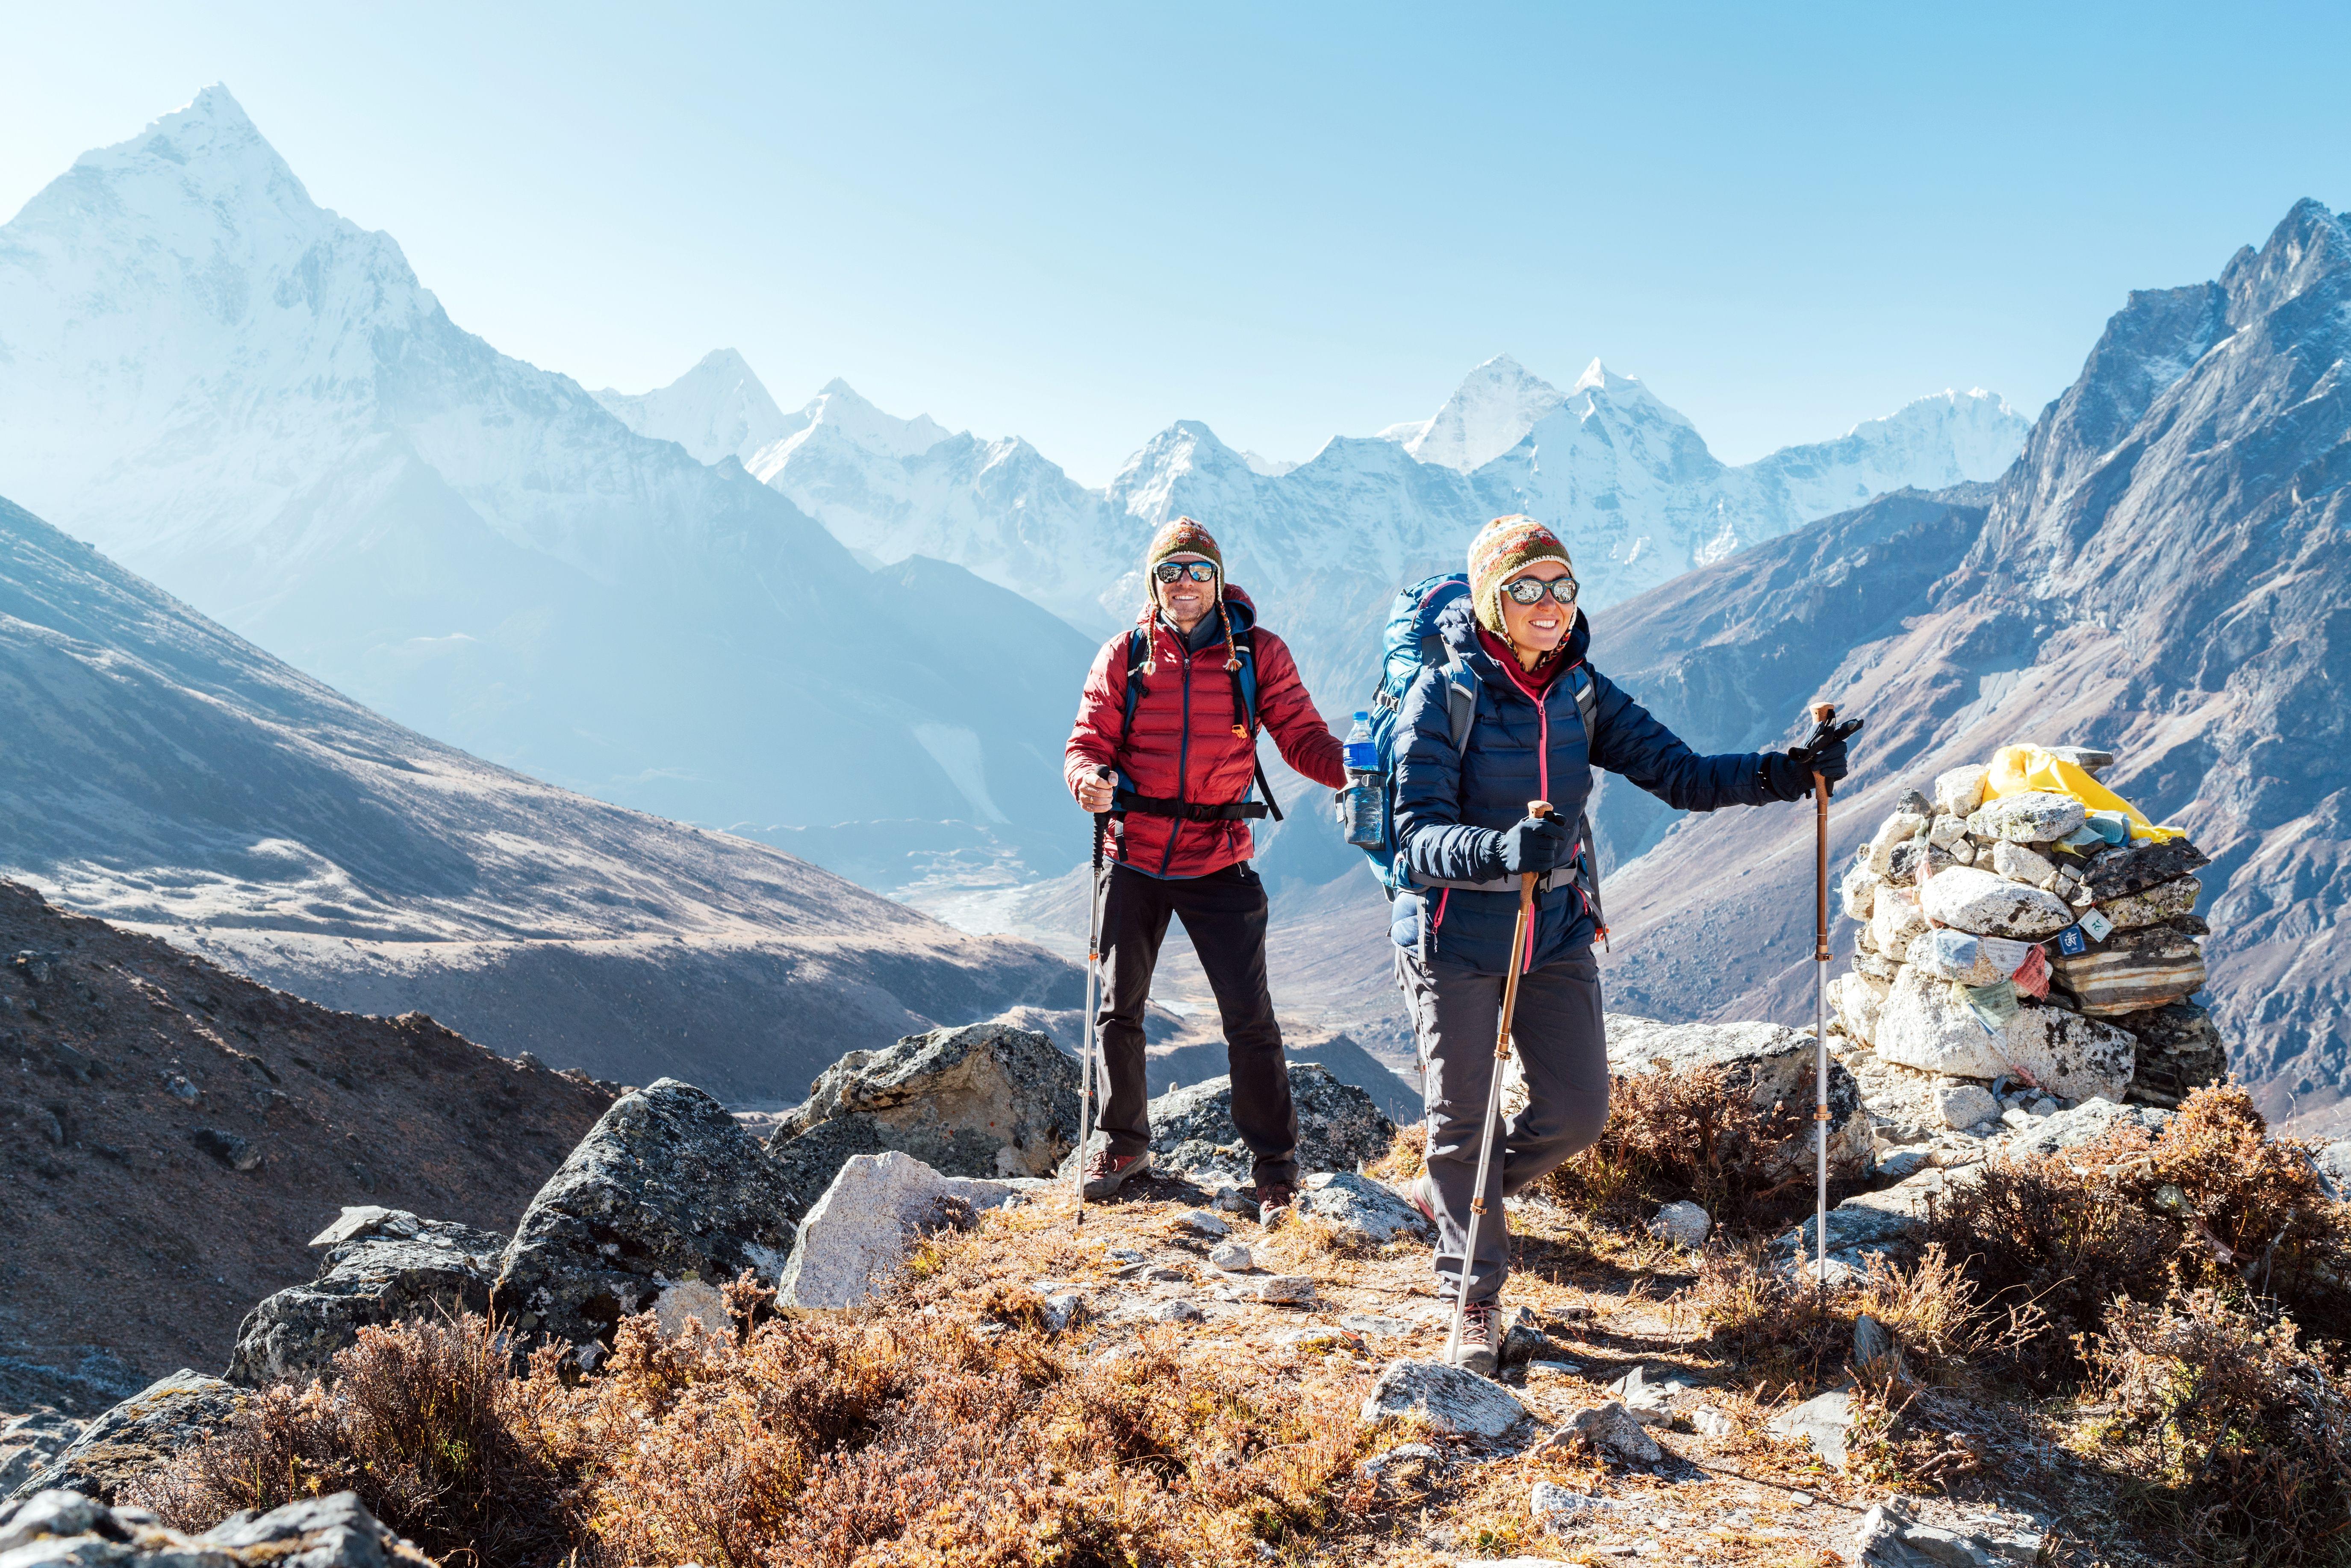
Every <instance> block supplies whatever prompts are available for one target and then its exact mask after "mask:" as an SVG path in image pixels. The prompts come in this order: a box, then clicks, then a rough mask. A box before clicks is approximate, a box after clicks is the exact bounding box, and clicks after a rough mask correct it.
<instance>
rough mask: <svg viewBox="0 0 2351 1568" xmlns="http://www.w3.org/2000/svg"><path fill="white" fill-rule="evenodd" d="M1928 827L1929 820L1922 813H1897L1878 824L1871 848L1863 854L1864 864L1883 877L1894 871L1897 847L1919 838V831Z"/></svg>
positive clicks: (1870, 842) (1870, 844)
mask: <svg viewBox="0 0 2351 1568" xmlns="http://www.w3.org/2000/svg"><path fill="white" fill-rule="evenodd" d="M1926 825H1927V819H1926V817H1925V815H1924V814H1922V813H1920V812H1917V811H1896V812H1895V813H1894V814H1893V815H1892V816H1889V817H1887V818H1886V821H1882V822H1880V823H1878V824H1877V831H1876V833H1875V834H1874V835H1872V837H1871V838H1870V841H1869V847H1868V848H1867V849H1866V850H1865V851H1864V852H1863V854H1864V857H1865V859H1864V862H1863V863H1864V864H1865V865H1867V866H1868V867H1869V869H1870V870H1872V871H1874V872H1876V873H1878V874H1879V875H1881V876H1883V875H1885V874H1886V873H1888V872H1890V871H1891V870H1892V869H1893V865H1894V850H1895V847H1896V845H1898V844H1903V843H1907V842H1908V841H1910V840H1912V839H1914V838H1916V837H1917V835H1918V831H1919V830H1920V829H1922V828H1924V827H1925V826H1926Z"/></svg>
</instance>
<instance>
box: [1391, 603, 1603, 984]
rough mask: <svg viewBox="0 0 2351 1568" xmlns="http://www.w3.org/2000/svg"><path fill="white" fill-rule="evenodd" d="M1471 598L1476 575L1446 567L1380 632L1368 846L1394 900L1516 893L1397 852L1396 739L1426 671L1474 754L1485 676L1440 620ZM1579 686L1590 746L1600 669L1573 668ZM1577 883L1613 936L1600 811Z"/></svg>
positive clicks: (1459, 738)
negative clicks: (1454, 646)
mask: <svg viewBox="0 0 2351 1568" xmlns="http://www.w3.org/2000/svg"><path fill="white" fill-rule="evenodd" d="M1468 596H1469V579H1468V574H1466V573H1463V572H1458V571H1454V572H1444V573H1440V574H1439V575H1437V576H1436V577H1430V578H1424V579H1423V580H1420V581H1418V582H1416V583H1414V584H1413V585H1412V586H1411V587H1409V588H1407V589H1405V590H1403V591H1400V592H1399V593H1397V595H1396V596H1395V603H1394V604H1392V605H1391V606H1390V607H1389V609H1388V623H1387V628H1386V630H1385V631H1384V632H1382V633H1381V635H1380V685H1379V689H1378V690H1377V691H1375V692H1374V693H1373V694H1372V707H1371V714H1372V716H1371V729H1372V739H1373V741H1374V743H1375V744H1376V745H1377V746H1378V747H1379V754H1380V779H1381V789H1380V841H1379V842H1378V843H1376V844H1367V845H1364V846H1363V850H1364V854H1365V855H1367V856H1368V857H1370V860H1371V872H1372V875H1373V876H1374V877H1376V878H1378V879H1379V883H1380V887H1381V889H1382V891H1384V893H1386V894H1387V895H1388V897H1390V898H1391V899H1393V898H1395V895H1396V894H1399V893H1405V892H1411V891H1413V890H1415V889H1417V888H1423V887H1459V888H1466V889H1468V890H1470V891H1472V892H1477V893H1502V892H1512V891H1515V890H1516V889H1517V887H1518V880H1519V879H1518V878H1516V877H1504V878H1502V879H1501V880H1500V881H1499V882H1491V883H1471V882H1447V881H1440V880H1437V879H1432V878H1424V877H1418V876H1415V875H1414V874H1413V873H1412V872H1411V870H1410V869H1409V868H1408V867H1406V866H1405V863H1404V862H1402V861H1401V860H1399V859H1398V858H1397V856H1396V839H1395V744H1396V717H1397V715H1398V714H1399V713H1400V712H1401V711H1402V709H1403V706H1404V696H1405V693H1406V692H1408V691H1410V690H1411V689H1412V683H1413V682H1414V681H1416V680H1417V679H1419V678H1420V673H1421V671H1422V670H1424V669H1426V668H1429V667H1430V666H1432V665H1433V666H1435V667H1436V668H1437V670H1438V671H1439V673H1440V674H1442V676H1443V678H1444V680H1445V716H1446V718H1447V721H1448V723H1449V725H1450V727H1451V728H1452V731H1453V749H1454V750H1455V751H1457V752H1466V751H1467V749H1468V745H1469V731H1470V728H1471V727H1472V726H1474V725H1475V724H1476V723H1477V722H1478V677H1477V676H1476V675H1474V674H1471V673H1470V672H1469V670H1468V668H1467V667H1466V666H1464V665H1463V664H1460V663H1458V661H1456V660H1455V659H1454V657H1453V655H1452V652H1451V650H1449V649H1447V647H1446V645H1445V639H1444V638H1443V637H1442V636H1441V635H1440V634H1439V633H1438V632H1437V616H1438V615H1439V614H1441V613H1442V612H1444V611H1445V609H1446V607H1447V606H1448V605H1450V604H1452V603H1454V602H1455V601H1458V600H1462V599H1467V598H1468ZM1567 678H1568V679H1569V680H1571V681H1573V682H1574V683H1575V687H1574V689H1575V711H1576V712H1577V714H1578V715H1580V716H1582V718H1583V734H1584V737H1585V740H1586V742H1587V743H1588V742H1589V741H1590V739H1591V737H1592V735H1593V716H1594V715H1595V714H1596V713H1597V712H1598V710H1599V706H1600V699H1599V693H1598V691H1597V690H1596V689H1595V688H1594V686H1593V680H1592V672H1591V670H1590V669H1588V668H1586V667H1585V666H1583V665H1582V664H1578V665H1577V666H1576V667H1575V668H1574V669H1573V670H1570V671H1569V672H1568V673H1567ZM1571 863H1572V864H1573V866H1574V868H1575V881H1576V885H1577V886H1578V887H1579V888H1580V889H1581V890H1582V891H1583V899H1584V902H1585V903H1586V904H1589V905H1590V906H1591V909H1592V919H1593V924H1594V925H1598V926H1599V928H1600V936H1601V938H1602V940H1604V941H1605V940H1606V938H1607V936H1608V926H1607V923H1606V922H1605V921H1604V920H1602V919H1601V916H1600V876H1599V872H1598V866H1599V863H1600V862H1599V857H1598V855H1597V853H1596V852H1595V850H1594V846H1593V840H1592V816H1591V813H1590V812H1586V813H1584V815H1583V819H1582V820H1581V821H1578V822H1577V823H1576V845H1575V858H1574V860H1573V862H1571Z"/></svg>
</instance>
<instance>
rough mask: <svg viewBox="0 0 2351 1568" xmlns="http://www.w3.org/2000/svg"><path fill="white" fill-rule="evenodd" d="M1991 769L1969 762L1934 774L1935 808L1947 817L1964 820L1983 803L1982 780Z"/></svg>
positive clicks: (1987, 775)
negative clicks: (1962, 766)
mask: <svg viewBox="0 0 2351 1568" xmlns="http://www.w3.org/2000/svg"><path fill="white" fill-rule="evenodd" d="M1990 777H1991V768H1987V767H1985V766H1983V765H1982V764H1981V763H1970V764H1969V765H1968V766H1966V767H1964V768H1952V769H1950V770H1949V772H1945V773H1938V774H1937V775H1935V810H1937V811H1938V812H1940V813H1942V814H1943V815H1944V816H1947V817H1957V818H1959V819H1960V820H1961V821H1965V820H1966V819H1968V818H1969V817H1971V816H1973V815H1974V814H1975V810H1976V808H1977V807H1979V806H1980V805H1982V804H1983V792H1984V780H1985V779H1988V778H1990Z"/></svg>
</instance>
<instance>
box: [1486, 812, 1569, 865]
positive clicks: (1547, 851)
mask: <svg viewBox="0 0 2351 1568" xmlns="http://www.w3.org/2000/svg"><path fill="white" fill-rule="evenodd" d="M1573 848H1574V844H1573V841H1572V840H1570V839H1569V838H1568V836H1567V824H1566V823H1564V822H1562V821H1560V820H1559V819H1558V818H1557V817H1529V818H1528V819H1527V820H1526V821H1523V822H1520V823H1517V824H1516V825H1514V826H1512V827H1508V828H1505V829H1503V830H1502V844H1501V850H1502V870H1503V871H1504V872H1505V873H1508V874H1509V875H1511V876H1520V875H1523V874H1524V873H1527V872H1534V873H1538V874H1540V873H1543V872H1547V871H1549V870H1551V869H1552V867H1553V866H1555V865H1558V864H1559V863H1560V862H1562V861H1564V860H1565V859H1567V857H1568V853H1569V852H1570V851H1571V850H1573Z"/></svg>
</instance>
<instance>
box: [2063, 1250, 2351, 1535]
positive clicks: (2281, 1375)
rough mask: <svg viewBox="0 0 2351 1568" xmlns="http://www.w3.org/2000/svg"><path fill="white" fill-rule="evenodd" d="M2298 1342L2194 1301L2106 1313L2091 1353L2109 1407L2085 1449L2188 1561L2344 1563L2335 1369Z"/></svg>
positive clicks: (2345, 1419) (2206, 1295)
mask: <svg viewBox="0 0 2351 1568" xmlns="http://www.w3.org/2000/svg"><path fill="white" fill-rule="evenodd" d="M2297 1337H2298V1335H2297V1331H2296V1329H2295V1326H2294V1322H2292V1321H2291V1320H2290V1319H2286V1318H2283V1317H2281V1316H2278V1315H2276V1314H2274V1313H2264V1312H2250V1311H2247V1310H2246V1309H2245V1308H2244V1307H2242V1306H2241V1305H2240V1304H2238V1303H2235V1302H2232V1301H2230V1300H2228V1299H2227V1298H2226V1297H2225V1296H2223V1295H2222V1294H2221V1293H2220V1291H2215V1290H2212V1289H2210V1288H2200V1289H2196V1290H2191V1291H2185V1292H2183V1293H2182V1294H2180V1295H2179V1296H2178V1297H2176V1298H2174V1299H2173V1300H2172V1301H2170V1302H2168V1303H2167V1304H2165V1305H2163V1306H2161V1307H2155V1306H2148V1305H2146V1304H2143V1303H2140V1302H2137V1301H2130V1300H2128V1299H2125V1300H2122V1301H2116V1303H2115V1304H2114V1309H2113V1311H2112V1312H2109V1313H2108V1315H2107V1318H2106V1323H2105V1330H2104V1332H2103V1333H2100V1334H2099V1335H2098V1337H2097V1339H2096V1340H2095V1343H2093V1344H2092V1345H2091V1347H2090V1351H2089V1356H2090V1362H2091V1365H2092V1367H2093V1369H2094V1371H2095V1375H2096V1378H2097V1381H2098V1384H2099V1386H2100V1391H2101V1392H2102V1393H2103V1394H2105V1396H2107V1397H2109V1398H2111V1399H2113V1400H2114V1401H2115V1405H2116V1411H2115V1414H2114V1416H2112V1417H2111V1418H2110V1419H2108V1420H2106V1421H2105V1422H2104V1423H2102V1424H2101V1425H2100V1426H2099V1427H2098V1428H2097V1430H2096V1436H2095V1440H2096V1443H2097V1445H2098V1447H2099V1448H2102V1449H2103V1450H2104V1451H2105V1453H2106V1454H2108V1455H2110V1456H2113V1457H2115V1458H2119V1459H2121V1460H2122V1461H2123V1462H2124V1463H2125V1464H2126V1467H2127V1469H2128V1470H2129V1472H2130V1473H2131V1474H2132V1475H2133V1476H2135V1477H2136V1478H2137V1479H2139V1480H2140V1481H2141V1482H2142V1483H2143V1484H2144V1487H2145V1490H2144V1492H2143V1494H2142V1496H2141V1498H2140V1499H2139V1507H2140V1511H2143V1512H2145V1513H2147V1514H2150V1515H2152V1516H2154V1517H2155V1518H2157V1519H2158V1520H2159V1521H2162V1522H2164V1523H2165V1524H2167V1525H2168V1526H2169V1527H2170V1528H2171V1529H2172V1530H2173V1531H2176V1532H2177V1534H2178V1536H2179V1541H2180V1542H2181V1544H2182V1545H2183V1546H2184V1547H2185V1548H2186V1549H2187V1550H2188V1551H2189V1552H2192V1553H2193V1554H2194V1556H2195V1559H2196V1560H2197V1561H2199V1562H2213V1563H2244V1564H2247V1565H2248V1568H2253V1565H2259V1568H2340V1565H2342V1564H2344V1563H2351V1398H2346V1393H2345V1389H2344V1384H2343V1379H2344V1375H2345V1369H2344V1368H2343V1367H2342V1366H2341V1365H2340V1364H2329V1363H2328V1361H2327V1359H2326V1358H2325V1356H2324V1355H2323V1354H2316V1353H2314V1352H2312V1351H2310V1350H2307V1349H2304V1347H2302V1346H2301V1345H2299V1344H2298V1343H2296V1340H2297Z"/></svg>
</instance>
